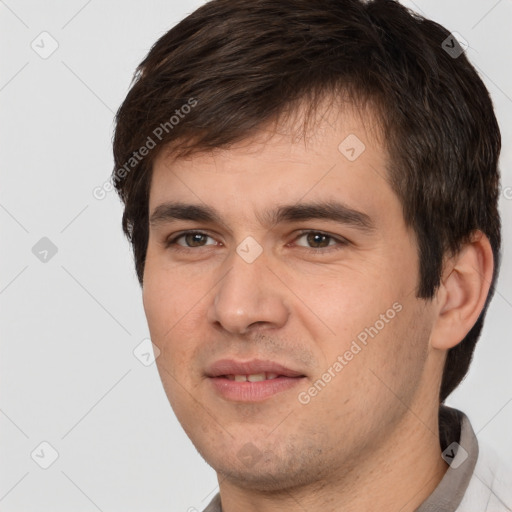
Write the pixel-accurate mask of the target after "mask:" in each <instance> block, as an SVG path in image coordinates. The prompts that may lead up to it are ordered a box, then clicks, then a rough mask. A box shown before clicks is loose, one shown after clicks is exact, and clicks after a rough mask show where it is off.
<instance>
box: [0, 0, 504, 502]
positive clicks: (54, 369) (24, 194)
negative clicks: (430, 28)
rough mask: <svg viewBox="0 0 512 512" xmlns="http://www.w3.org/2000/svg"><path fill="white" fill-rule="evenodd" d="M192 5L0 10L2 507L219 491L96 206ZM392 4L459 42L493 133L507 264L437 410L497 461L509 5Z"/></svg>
mask: <svg viewBox="0 0 512 512" xmlns="http://www.w3.org/2000/svg"><path fill="white" fill-rule="evenodd" d="M202 3H203V2H201V1H189V0H187V1H181V2H178V1H172V0H171V1H169V0H168V1H163V0H150V1H145V2H142V1H139V2H135V1H131V2H127V1H121V0H107V1H100V0H89V1H86V0H68V1H66V2H64V1H63V0H62V1H45V2H40V1H36V0H24V1H21V0H6V1H0V34H1V42H2V44H0V52H1V55H0V140H1V153H0V155H1V160H0V162H1V181H0V223H1V229H2V240H3V243H2V244H0V251H1V264H2V266H1V274H0V314H1V338H0V340H1V345H0V348H1V354H0V391H1V393H0V433H1V441H2V442H1V445H0V446H1V448H0V461H1V462H0V510H2V511H4V512H19V511H21V510H23V511H24V512H36V511H37V512H60V511H63V512H64V511H66V512H69V511H70V510H73V511H76V512H78V511H84V512H89V511H90V512H94V511H97V510H100V511H103V512H107V511H124V512H130V511H142V510H145V511H155V512H156V511H173V512H180V511H183V512H185V511H189V512H192V511H194V510H199V511H200V510H202V509H203V508H204V507H205V506H206V504H207V503H208V501H209V500H210V499H211V497H212V496H213V494H214V493H215V492H217V490H218V488H217V480H216V476H215V472H214V471H213V470H212V469H211V468H210V467H209V466H208V465H207V464H206V463H205V462H204V461H203V460H202V458H201V457H200V456H199V455H198V454H197V452H196V450H195V448H194V447H193V445H192V443H191V442H190V441H189V439H188V438H187V436H186V435H185V434H184V432H183V431H182V429H181V427H180V425H179V423H178V422H177V420H176V418H175V416H174V414H173V412H172V410H171V408H170V406H169V403H168V401H167V398H166V396H165V393H164V391H163V388H162V386H161V383H160V380H159V376H158V373H157V371H156V367H155V365H154V364H152V365H149V366H145V364H143V362H141V361H140V359H138V358H137V357H136V356H135V355H134V350H135V349H136V347H137V346H139V344H141V342H143V340H144V339H146V338H147V337H148V329H147V325H146V320H145V317H144V313H143V308H142V301H141V293H140V288H139V285H138V283H137V280H136V278H135V272H134V268H133V262H132V257H131V252H130V248H129V246H128V243H127V242H126V241H125V239H124V238H123V235H122V232H121V226H120V221H121V214H122V208H121V204H120V202H119V200H118V198H117V196H116V195H115V194H114V192H111V193H110V194H107V196H106V197H105V198H104V199H102V200H98V199H95V197H94V196H93V193H92V191H93V189H94V188H95V187H97V186H101V185H102V184H103V183H104V182H105V181H106V180H108V179H109V175H110V172H111V170H112V166H113V160H112V155H111V137H112V132H113V115H114V112H115V111H116V110H117V108H118V106H119V105H120V103H121V102H122V100H123V99H124V97H125V95H126V93H127V91H128V87H129V84H130V81H131V78H132V74H133V71H134V70H135V67H136V66H137V64H138V63H139V62H140V61H141V60H142V58H143V57H144V56H145V55H146V53H147V52H148V50H149V48H150V47H151V45H152V44H153V43H154V42H155V41H156V40H157V38H159V37H160V36H161V35H163V34H164V33H165V32H166V31H167V30H169V29H170V28H171V27H172V26H173V25H175V24H176V23H177V22H178V21H179V20H180V19H182V18H183V17H184V16H185V15H187V14H189V13H191V12H192V11H193V10H195V9H196V8H197V7H198V6H199V5H201V4H202ZM404 4H405V5H407V6H408V7H411V8H413V9H415V10H416V11H418V12H420V13H421V14H424V15H425V16H426V17H428V18H431V19H434V20H435V21H437V22H439V23H441V24H442V25H444V26H446V27H447V28H448V29H449V30H451V31H453V32H458V33H459V34H460V35H461V36H462V37H463V38H464V39H465V40H466V41H467V42H468V44H469V48H468V49H467V50H466V53H467V55H468V57H469V58H470V60H471V61H472V62H473V64H474V65H475V66H476V67H477V69H478V71H479V73H480V75H481V76H482V78H483V80H484V82H485V83H486V85H487V87H488V89H489V90H490V93H491V95H492V98H493V101H494V104H495V108H496V113H497V117H498V121H499V123H500V126H501V130H502V136H503V146H504V148H503V153H502V158H501V170H502V186H503V189H502V194H501V199H500V209H501V214H502V221H503V239H504V240H503V265H502V270H501V275H500V280H499V283H498V288H497V292H496V295H495V298H494V300H493V302H492V304H491V307H490V310H489V313H488V316H487V321H486V325H485V328H484V331H483V335H482V338H481V340H480V341H479V343H478V346H477V349H476V354H475V359H474V362H473V365H472V367H471V371H470V373H469V375H468V377H467V378H466V380H465V381H464V382H463V384H462V385H461V386H460V387H459V389H458V390H457V391H456V392H455V393H454V394H453V395H452V396H451V398H450V400H449V404H450V405H453V406H456V407H459V408H460V409H462V410H463V411H465V412H466V413H467V414H468V416H469V418H470V419H471V421H472V423H473V427H474V429H475V431H476V432H477V433H478V437H479V439H480V440H481V441H484V442H487V443H489V444H491V445H492V447H493V448H495V449H496V450H497V451H498V452H500V453H501V455H502V457H503V458H505V459H508V460H509V461H511V460H512V435H511V432H512V403H511V402H512V382H511V381H512V379H511V372H512V365H511V359H512V344H511V341H512V340H511V327H510V319H511V318H512V265H511V264H510V254H511V250H512V246H511V244H512V165H511V164H512V151H511V147H510V144H509V143H508V141H510V140H511V135H512V133H511V131H512V73H511V69H512V65H511V64H512V63H511V57H510V48H511V47H512V30H511V29H512V1H511V0H500V1H496V0H478V1H477V0H473V1H467V0H448V1H446V0H443V1H441V0H428V1H427V0H415V1H414V2H412V1H404ZM440 44H441V41H440ZM143 347H144V345H143V346H142V348H143ZM142 348H141V349H139V350H142ZM136 353H139V352H137V350H136ZM45 466H46V469H44V467H45Z"/></svg>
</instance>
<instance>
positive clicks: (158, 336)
mask: <svg viewBox="0 0 512 512" xmlns="http://www.w3.org/2000/svg"><path fill="white" fill-rule="evenodd" d="M326 113H327V110H326ZM299 117H300V116H299ZM291 126H292V125H289V126H288V125H283V126H279V127H278V129H276V130H275V131H271V130H270V128H267V129H266V130H264V129H262V130H261V132H259V133H258V134H257V135H256V136H254V137H252V138H250V139H247V140H245V141H244V142H243V143H237V144H235V145H233V146H232V147H230V148H229V149H222V150H220V149H217V150H215V151H211V152H203V153H198V154H195V155H193V156H191V157H188V158H180V159H174V158H173V157H172V154H167V153H164V152H162V153H161V154H160V155H159V156H158V157H157V158H156V160H155V163H154V167H153V177H152V183H151V189H150V201H149V208H150V210H149V211H150V215H151V213H152V212H154V210H155V208H156V207H157V206H159V205H161V204H162V203H165V202H167V201H180V202H185V203H190V204H196V205H203V206H204V205H208V206H210V207H212V208H214V209H216V210H217V211H218V213H219V215H220V216H221V218H222V223H213V224H211V223H207V222H198V221H184V220H178V221H174V222H158V223H154V224H152V225H151V228H150V237H149V244H148V251H147V259H146V266H145V273H144V285H143V300H144V308H145V312H146V316H147V320H148V324H149V329H150V333H151V339H152V341H153V343H154V344H155V345H156V346H158V347H159V349H160V351H161V353H160V355H159V357H158V358H157V360H156V363H157V367H158V371H159V373H160V376H161V379H162V382H163V385H164V389H165V391H166V394H167V396H168V398H169V401H170V403H171V405H172V407H173V409H174V411H175V414H176V416H177V418H178V420H179V421H180V423H181V425H182V426H183V428H184V430H185V431H186V433H187V434H188V436H189V437H190V439H191V440H192V442H193V443H194V445H195V446H196V448H197V450H198V451H199V452H200V453H201V455H202V456H203V457H204V459H205V460H206V461H207V462H208V463H209V464H210V465H211V466H212V467H213V468H214V469H215V470H216V471H217V474H218V478H219V484H220V492H221V498H222V506H223V511H224V512H235V511H237V510H245V511H253V510H254V511H256V510H258V511H263V512H265V511H276V510H280V511H288V510H290V511H291V510H308V512H314V511H320V510H322V512H326V511H331V510H332V511H334V510H338V511H339V510H344V511H352V510H354V511H355V510H358V511H363V510H374V509H375V503H378V504H379V507H378V508H379V510H381V511H387V510H389V511H397V510H401V511H402V512H407V511H412V510H415V508H416V507H418V506H419V505H420V504H421V503H422V502H423V501H424V500H425V499H426V498H427V497H428V495H429V494H430V493H431V492H432V491H433V490H434V489H435V487H436V486H437V484H438V483H439V481H440V480H441V478H442V476H443V475H444V473H445V471H446V469H447V467H448V466H447V465H446V464H445V463H444V461H443V460H442V458H441V451H440V448H439V439H438V425H437V414H438V407H439V403H438V394H439V386H440V381H441V375H442V369H443V363H444V360H445V356H446V350H447V349H448V348H450V347H451V346H454V345H455V344H457V343H458V342H460V341H461V340H462V339H463V337H464V335H465V334H466V333H467V332H468V330H469V329H470V327H471V326H472V325H473V323H474V322H475V321H476V319H477V318H478V314H479V312H480V310H481V308H482V307H483V304H484V301H485V297H486V295H487V292H488V283H489V282H490V276H491V274H492V253H491V249H490V246H489V243H488V240H487V239H486V237H485V236H483V235H481V234H479V233H476V234H475V237H474V240H473V241H472V243H470V244H468V245H467V246H466V247H465V248H464V249H463V251H461V253H460V255H458V256H457V257H453V258H447V261H446V268H445V272H444V274H443V282H442V285H441V287H440V288H439V291H438V293H437V295H436V297H435V298H434V299H433V300H431V301H425V300H423V299H417V298H416V296H415V291H416V287H417V284H418V279H419V261H418V254H417V247H416V241H415V237H414V234H413V232H412V231H411V230H410V229H409V228H407V227H406V226H405V223H404V220H403V216H402V212H401V206H400V203H399V200H398V198H397V196H396V195H395V194H394V192H393V191H392V189H391V187H390V186H389V184H388V183H387V181H386V174H387V171H386V166H387V165H389V162H388V156H387V153H386V151H385V149H384V146H383V144H382V142H381V140H380V137H379V133H378V131H377V130H376V129H375V127H376V123H375V120H374V119H372V117H371V115H370V114H368V115H365V116H363V115H359V114H358V113H357V112H356V111H355V110H354V109H353V108H351V107H350V106H349V105H345V106H344V107H343V108H342V109H341V110H338V111H336V110H335V109H330V110H329V114H328V115H327V114H326V115H325V116H324V117H322V118H320V117H319V118H318V120H317V123H316V125H315V127H314V129H313V130H312V131H311V132H310V133H309V132H308V133H309V136H308V137H307V138H296V137H293V136H292V135H291V134H292V133H294V132H293V130H289V129H288V128H290V127H291ZM350 134H355V135H356V136H357V137H358V139H360V140H361V141H362V142H363V143H364V145H365V150H364V151H363V152H362V153H361V154H360V156H359V157H358V158H357V159H355V160H354V161H350V160H349V159H347V158H346V156H345V155H344V154H342V152H340V151H339V149H338V146H339V144H340V143H341V142H342V141H343V140H344V139H345V138H346V137H347V136H348V135H350ZM327 200H336V201H339V202H343V203H344V204H345V205H347V206H349V207H350V208H353V209H355V210H358V211H360V212H364V213H365V214H366V215H368V216H369V217H370V218H371V219H372V221H373V223H374V225H375V229H374V230H371V231H363V230H360V229H358V228H356V227H354V226H350V225H344V224H340V223H337V222H334V221H332V220H327V219H313V220H303V221H294V222H292V223H278V224H266V223H264V222H263V220H264V219H262V214H263V213H264V212H266V211H267V210H272V209H273V208H275V207H276V206H277V205H283V204H296V203H299V202H310V201H327ZM186 230H198V231H201V232H202V233H204V234H205V236H203V237H202V238H201V237H199V240H197V239H194V238H191V237H189V238H188V239H187V238H185V237H182V238H181V239H179V240H178V243H179V244H180V245H177V243H176V244H175V245H171V246H168V247H166V240H169V239H172V238H174V237H175V236H177V235H179V234H180V233H181V232H183V231H186ZM300 230H311V231H313V232H316V231H321V232H322V233H324V234H328V235H330V236H331V237H333V238H327V239H322V238H320V240H319V239H318V238H316V239H315V238H314V237H313V238H312V237H311V236H310V237H308V236H307V234H306V235H301V233H300ZM248 236H251V237H253V238H254V239H255V240H256V241H257V242H258V243H259V245H260V246H261V248H262V250H263V252H262V253H261V255H260V256H258V257H257V258H256V259H255V260H254V261H253V262H252V263H248V262H246V261H245V260H244V259H243V258H242V257H240V256H239V254H237V252H236V248H237V246H238V245H239V244H240V243H241V242H242V241H243V240H244V239H245V238H246V237H248ZM337 239H340V240H346V241H347V242H346V243H344V244H340V243H339V242H337ZM187 240H188V244H189V246H188V247H187ZM177 249H182V250H181V251H179V250H177ZM394 304H395V309H397V308H398V307H400V311H399V312H397V313H396V315H394V316H393V318H392V319H389V318H388V321H387V322H385V323H384V327H383V328H382V329H378V331H379V332H378V334H377V335H375V336H374V337H373V338H372V337H368V341H367V345H362V344H361V343H359V346H360V347H361V350H360V351H359V352H358V353H357V354H356V355H354V356H353V358H351V360H349V361H348V360H346V359H344V360H345V362H346V364H344V365H343V368H342V369H341V370H340V371H337V372H336V371H333V370H331V377H332V374H333V373H334V374H335V376H334V377H332V378H331V380H330V382H328V383H327V384H326V385H325V387H323V388H322V389H321V391H320V392H318V393H317V394H316V395H315V396H311V395H308V396H310V400H309V402H308V403H307V404H304V403H301V401H300V400H299V398H298V396H299V393H301V392H302V393H303V394H302V396H303V397H304V393H308V389H310V388H311V386H312V385H313V384H314V383H315V381H317V380H318V379H319V378H322V375H324V374H325V373H326V372H327V371H328V369H329V368H332V367H333V364H334V363H335V362H336V361H339V359H338V356H340V355H341V356H343V354H345V352H346V351H347V350H349V349H350V347H351V344H352V342H353V341H354V340H357V336H358V334H360V333H361V332H362V331H364V330H365V328H369V327H370V326H375V325H376V322H377V321H378V320H379V319H381V318H382V317H381V315H383V314H384V315H385V314H386V311H388V310H389V309H390V308H391V309H393V305H394ZM397 304H398V305H399V306H397ZM380 325H381V324H379V326H380ZM221 358H233V359H237V360H242V361H247V360H250V359H253V358H259V359H266V360H273V361H277V362H279V363H281V364H283V365H284V366H287V367H288V368H291V369H294V370H298V371H300V372H301V373H302V374H304V375H305V376H306V378H305V379H303V380H302V381H301V383H300V385H297V386H296V387H295V388H293V389H290V390H287V391H284V392H281V393H278V394H277V395H274V396H272V397H270V398H267V399H266V400H263V401H261V402H258V403H242V402H233V401H229V400H226V399H224V398H223V397H221V396H220V395H219V394H217V392H216V391H215V390H214V388H213V386H212V385H211V382H210V381H209V379H208V378H207V377H206V375H205V372H206V368H207V367H208V365H210V364H212V363H213V362H215V361H217V360H218V359H221ZM247 451H249V453H250V454H252V458H251V457H249V461H248V460H247V459H244V458H243V457H241V454H244V453H247Z"/></svg>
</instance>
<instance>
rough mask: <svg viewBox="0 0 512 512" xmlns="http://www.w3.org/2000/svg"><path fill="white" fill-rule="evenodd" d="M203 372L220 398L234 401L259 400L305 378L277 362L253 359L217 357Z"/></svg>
mask: <svg viewBox="0 0 512 512" xmlns="http://www.w3.org/2000/svg"><path fill="white" fill-rule="evenodd" d="M206 376H207V377H208V380H209V381H210V382H211V384H212V386H213V388H214V390H215V391H216V392H217V393H218V394H219V395H220V396H221V397H222V398H224V399H225V400H228V401H234V402H260V401H263V400H266V399H267V398H270V397H272V396H274V395H276V394H278V393H281V392H283V391H286V390H290V389H292V388H294V387H295V386H297V385H298V384H299V383H301V382H302V381H303V380H304V379H305V378H306V376H305V375H304V374H302V373H300V372H299V371H296V370H292V369H291V368H288V367H286V366H284V365H281V364H279V363H276V362H273V361H262V360H256V359H253V360H251V361H245V362H243V361H234V360H228V359H223V360H220V361H217V362H216V363H214V364H213V365H212V366H211V367H210V368H209V369H208V372H207V374H206Z"/></svg>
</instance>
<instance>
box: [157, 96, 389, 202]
mask: <svg viewBox="0 0 512 512" xmlns="http://www.w3.org/2000/svg"><path fill="white" fill-rule="evenodd" d="M175 155H176V153H175V152H173V147H172V146H171V147H168V148H164V149H163V150H161V151H160V152H159V154H158V155H157V156H156V158H155V160H154V162H153V170H152V180H151V188H150V211H151V209H152V208H154V206H155V204H156V203H157V202H159V201H161V200H163V199H164V198H165V196H167V195H169V194H170V193H172V194H175V195H177V196H181V197H180V199H181V198H183V199H185V197H187V196H188V197H190V195H191V194H192V195H193V194H194V193H195V192H196V193H199V189H202V191H203V192H204V191H205V187H211V186H212V185H215V184H220V183H222V185H223V187H224V188H221V189H220V190H217V191H216V192H217V193H218V194H220V195H221V196H224V197H225V198H228V197H230V196H231V197H232V194H233V188H236V189H237V190H238V191H239V192H240V193H242V191H243V192H252V193H254V194H256V192H259V193H261V192H262V191H265V192H266V194H268V195H269V197H270V196H271V195H272V192H273V191H276V192H278V193H279V195H284V196H289V197H290V198H291V196H293V195H297V194H299V195H300V193H301V192H302V193H303V194H306V193H307V194H316V193H319V191H321V190H322V189H325V188H326V187H333V186H334V187H335V188H337V187H338V186H342V185H343V186H344V187H345V188H346V189H347V190H348V189H349V188H350V187H352V188H354V187H355V188H360V187H357V186H356V185H357V182H358V181H359V182H360V185H361V184H362V181H366V184H365V186H369V185H370V182H373V183H374V185H377V186H378V187H381V188H382V187H385V186H388V185H387V181H386V176H387V171H386V169H387V166H388V164H389V162H388V154H387V151H386V149H385V147H384V144H383V137H382V131H381V128H380V122H379V118H378V116H377V115H376V114H375V112H374V111H373V110H372V109H371V108H358V107H356V106H355V105H353V104H351V103H346V102H345V103H344V104H343V105H338V104H335V103H334V102H333V101H324V102H323V103H320V104H319V106H318V107H317V108H316V109H315V110H314V112H313V113H312V114H311V113H310V112H309V111H307V107H306V106H301V107H299V108H297V109H296V110H294V111H292V112H291V114H289V115H287V116H286V118H284V120H283V119H282V118H281V119H280V120H278V121H272V122H269V123H267V124H266V125H264V126H262V127H261V128H260V129H259V130H258V131H257V132H255V133H254V134H253V135H251V136H250V137H247V138H245V139H244V140H242V141H239V142H236V143H234V144H231V145H230V146H229V147H223V148H215V149H212V150H203V151H196V152H194V153H192V154H191V155H190V156H186V157H180V156H175ZM187 183H188V184H189V185H191V186H189V187H187ZM230 183H231V184H232V185H231V186H230V185H229V184H230ZM192 184H193V186H192ZM308 189H310V190H309V191H308ZM211 191H212V192H213V189H211ZM197 199H200V198H197Z"/></svg>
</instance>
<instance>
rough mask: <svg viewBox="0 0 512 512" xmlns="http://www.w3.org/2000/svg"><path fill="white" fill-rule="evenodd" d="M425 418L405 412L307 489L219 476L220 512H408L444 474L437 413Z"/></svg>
mask: <svg viewBox="0 0 512 512" xmlns="http://www.w3.org/2000/svg"><path fill="white" fill-rule="evenodd" d="M429 418H430V419H427V420H426V418H425V416H424V414H422V415H420V417H418V416H417V415H416V414H415V413H414V412H412V411H410V410H409V411H407V412H406V413H405V414H404V416H403V418H402V419H401V421H400V422H399V424H398V425H397V426H396V428H395V429H394V430H393V432H392V433H391V435H389V436H388V437H387V438H385V439H384V440H383V441H382V442H381V443H380V444H379V446H378V447H377V448H375V446H373V447H372V448H371V451H370V452H364V451H363V452H361V453H360V455H359V457H358V459H357V460H355V461H353V462H352V463H348V464H344V465H343V467H340V468H337V469H336V470H333V471H332V472H331V473H330V474H329V478H326V479H323V480H322V481H317V482H311V483H310V484H308V485H301V486H300V487H296V488H287V489H279V490H272V491H260V490H254V489H247V488H245V487H242V486H241V485H239V484H238V483H235V482H233V481H231V480H230V479H229V476H224V475H220V474H219V475H218V477H219V482H220V483H219V486H220V494H221V499H222V511H223V512H237V511H239V510H244V511H246V512H252V511H254V512H255V511H259V512H276V511H280V512H288V511H290V512H291V511H297V510H307V511H308V512H320V511H321V512H330V511H332V512H335V511H336V512H339V511H343V512H356V511H357V512H364V511H368V512H370V511H373V510H375V509H376V508H378V509H379V511H380V512H396V511H397V510H400V512H413V511H414V510H416V509H417V508H418V507H419V506H420V505H421V503H423V501H425V500H426V498H427V497H428V496H429V495H430V494H431V493H432V492H433V491H434V489H435V488H436V487H437V485H438V484H439V482H440V481H441V479H442V478H443V476H444V474H445V472H446V470H447V469H448V465H447V464H446V463H445V462H444V461H443V459H442V458H441V448H440V444H439V427H438V416H437V410H435V412H434V413H432V412H431V413H430V415H429ZM348 468H350V469H348Z"/></svg>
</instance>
